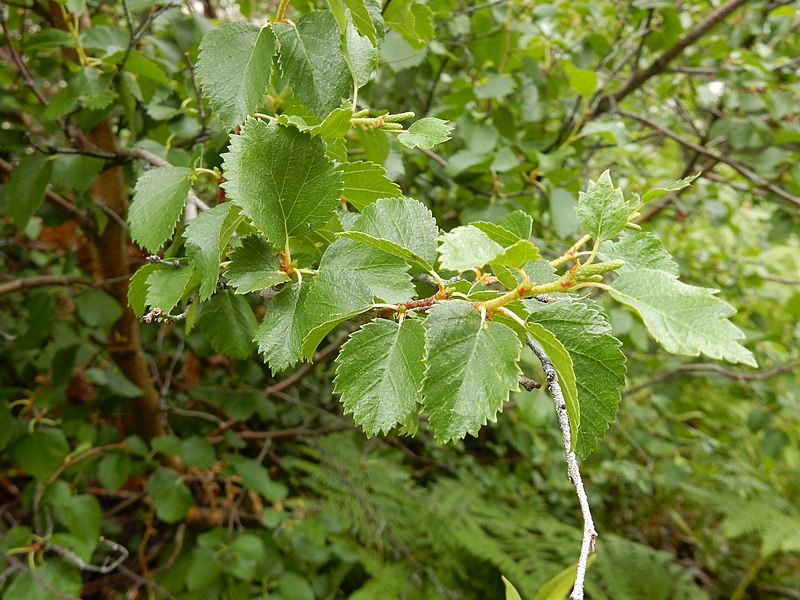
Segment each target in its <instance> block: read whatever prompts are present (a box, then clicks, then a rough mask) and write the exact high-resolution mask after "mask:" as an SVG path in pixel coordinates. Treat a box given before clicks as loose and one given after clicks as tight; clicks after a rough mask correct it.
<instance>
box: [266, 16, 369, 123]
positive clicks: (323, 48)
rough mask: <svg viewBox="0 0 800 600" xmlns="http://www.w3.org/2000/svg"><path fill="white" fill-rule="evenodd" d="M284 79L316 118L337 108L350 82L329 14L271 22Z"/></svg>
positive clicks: (349, 92)
mask: <svg viewBox="0 0 800 600" xmlns="http://www.w3.org/2000/svg"><path fill="white" fill-rule="evenodd" d="M272 30H273V31H274V32H275V37H277V38H278V41H279V42H280V49H279V52H278V56H279V59H280V64H281V71H282V72H283V76H284V77H285V78H286V79H287V80H288V81H289V85H290V86H291V87H292V91H294V93H295V94H297V97H298V98H300V101H301V102H302V103H303V104H304V105H305V106H306V107H307V108H309V109H311V111H312V112H314V113H315V114H316V115H317V116H319V117H324V116H325V115H327V114H328V113H329V112H331V111H332V110H333V109H335V108H339V106H341V104H342V99H343V98H348V97H349V96H350V94H351V93H352V92H353V79H352V77H351V75H350V71H349V68H348V66H347V62H346V61H345V59H344V56H343V55H342V51H341V49H340V47H339V39H340V33H339V26H338V25H337V24H336V18H335V17H334V16H333V13H331V12H330V11H314V12H310V13H307V14H305V15H303V16H302V17H300V19H299V20H298V21H297V25H295V24H293V23H280V22H279V23H273V24H272Z"/></svg>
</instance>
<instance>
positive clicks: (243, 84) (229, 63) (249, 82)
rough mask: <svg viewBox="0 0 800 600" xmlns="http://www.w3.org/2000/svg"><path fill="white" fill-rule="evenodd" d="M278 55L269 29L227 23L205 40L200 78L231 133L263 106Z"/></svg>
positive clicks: (219, 115) (198, 64)
mask: <svg viewBox="0 0 800 600" xmlns="http://www.w3.org/2000/svg"><path fill="white" fill-rule="evenodd" d="M274 53H275V37H274V36H273V34H272V30H271V29H270V28H269V27H259V26H257V25H253V24H252V23H226V24H224V25H222V26H220V27H218V28H217V29H214V30H212V31H209V32H208V33H207V34H206V35H205V36H203V40H202V42H200V57H199V60H198V61H197V77H198V79H199V80H200V81H201V83H202V85H203V94H204V95H205V97H206V98H207V99H208V102H209V104H211V107H212V108H213V109H214V112H215V113H216V115H217V116H218V117H219V119H220V121H222V124H223V126H225V127H226V128H228V129H230V128H232V127H235V126H236V125H239V124H240V123H242V122H244V120H245V119H246V118H247V116H248V115H250V114H252V113H253V112H254V111H255V110H256V108H257V107H258V105H259V104H260V103H261V101H262V99H263V98H264V94H266V92H267V87H268V85H269V78H270V74H271V73H272V55H273V54H274Z"/></svg>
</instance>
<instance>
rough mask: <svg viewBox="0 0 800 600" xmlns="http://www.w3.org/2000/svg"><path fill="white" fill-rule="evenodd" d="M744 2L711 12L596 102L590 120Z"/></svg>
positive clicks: (662, 68)
mask: <svg viewBox="0 0 800 600" xmlns="http://www.w3.org/2000/svg"><path fill="white" fill-rule="evenodd" d="M746 2H747V0H729V1H728V2H726V3H725V4H723V5H722V6H720V7H719V8H717V9H716V10H713V11H712V12H711V13H710V14H709V15H708V16H707V17H706V18H705V19H703V20H702V21H700V22H699V23H697V25H695V26H694V27H692V29H691V30H690V31H689V33H687V34H686V35H685V36H683V37H682V38H681V39H680V40H678V41H677V42H676V43H675V44H674V45H673V46H671V47H670V48H668V49H667V50H665V51H664V53H663V54H661V56H659V57H658V58H657V59H656V60H654V61H653V63H652V64H651V65H650V66H649V67H647V68H646V69H644V70H643V71H639V72H638V73H634V75H633V76H632V77H631V78H630V79H629V80H628V82H627V83H626V84H625V85H623V86H622V87H621V88H620V89H618V90H617V91H616V92H614V93H613V94H611V95H610V96H604V97H603V98H601V100H600V102H598V103H597V105H596V106H595V107H594V110H592V113H591V115H590V118H592V117H597V116H598V115H601V114H603V113H606V112H608V111H609V110H610V109H612V108H613V107H614V106H616V105H617V104H619V103H620V102H621V101H622V99H623V98H626V97H627V96H628V95H630V94H631V93H633V92H635V91H636V90H638V89H639V88H640V87H642V85H644V84H645V82H646V81H647V80H649V79H650V78H651V77H654V76H655V75H659V74H660V73H663V72H664V71H665V70H666V68H667V66H668V65H669V63H670V62H672V60H673V59H675V58H676V57H677V56H678V55H680V54H681V53H682V52H683V51H684V50H686V48H688V47H689V46H691V45H692V44H694V43H695V42H696V41H697V40H699V39H700V38H701V37H703V36H704V35H705V34H706V33H707V32H708V30H709V29H711V28H712V27H714V26H715V25H717V24H718V23H719V22H720V21H722V20H723V19H724V18H725V17H727V16H728V15H729V14H730V13H732V12H733V11H735V10H736V9H737V8H739V7H740V6H742V5H743V4H745V3H746Z"/></svg>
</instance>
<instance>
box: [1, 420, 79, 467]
mask: <svg viewBox="0 0 800 600" xmlns="http://www.w3.org/2000/svg"><path fill="white" fill-rule="evenodd" d="M68 452H69V444H67V438H66V436H65V435H64V432H63V431H61V430H60V429H55V428H50V427H47V428H43V429H36V430H34V431H33V432H32V433H26V434H25V435H24V436H23V437H22V438H21V439H20V440H19V442H17V444H16V445H15V446H14V447H13V456H14V461H15V462H16V463H17V464H18V465H19V466H20V467H22V468H23V470H24V471H25V472H26V473H27V474H28V475H30V476H31V477H35V478H36V479H47V478H48V477H50V475H52V474H53V472H54V471H55V470H56V469H57V468H58V467H60V466H61V463H63V462H64V460H65V459H66V457H67V453H68Z"/></svg>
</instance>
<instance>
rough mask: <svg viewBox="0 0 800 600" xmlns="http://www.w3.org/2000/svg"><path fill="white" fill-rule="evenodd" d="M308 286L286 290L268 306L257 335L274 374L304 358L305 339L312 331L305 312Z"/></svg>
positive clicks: (261, 351) (263, 353)
mask: <svg viewBox="0 0 800 600" xmlns="http://www.w3.org/2000/svg"><path fill="white" fill-rule="evenodd" d="M308 289H309V286H308V285H307V284H304V285H300V284H298V283H295V284H292V285H287V286H285V287H284V288H283V289H282V290H281V291H280V293H279V294H278V295H277V296H275V297H274V298H271V299H270V300H269V301H267V303H266V304H265V307H264V308H265V309H266V316H265V317H264V320H263V321H262V322H261V325H259V327H258V329H257V330H256V334H255V341H256V343H257V344H258V351H259V352H260V353H261V354H262V355H263V356H264V360H266V362H267V364H268V365H269V367H270V369H271V370H272V373H273V374H274V373H277V372H279V371H283V370H284V369H286V368H288V367H291V366H292V365H294V364H295V363H297V361H299V360H300V358H301V356H302V352H301V349H302V345H303V339H304V338H305V337H306V334H307V333H308V332H309V331H310V330H311V326H310V325H309V324H308V320H307V318H306V312H305V311H304V310H303V306H304V305H305V299H306V297H307V295H308Z"/></svg>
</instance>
